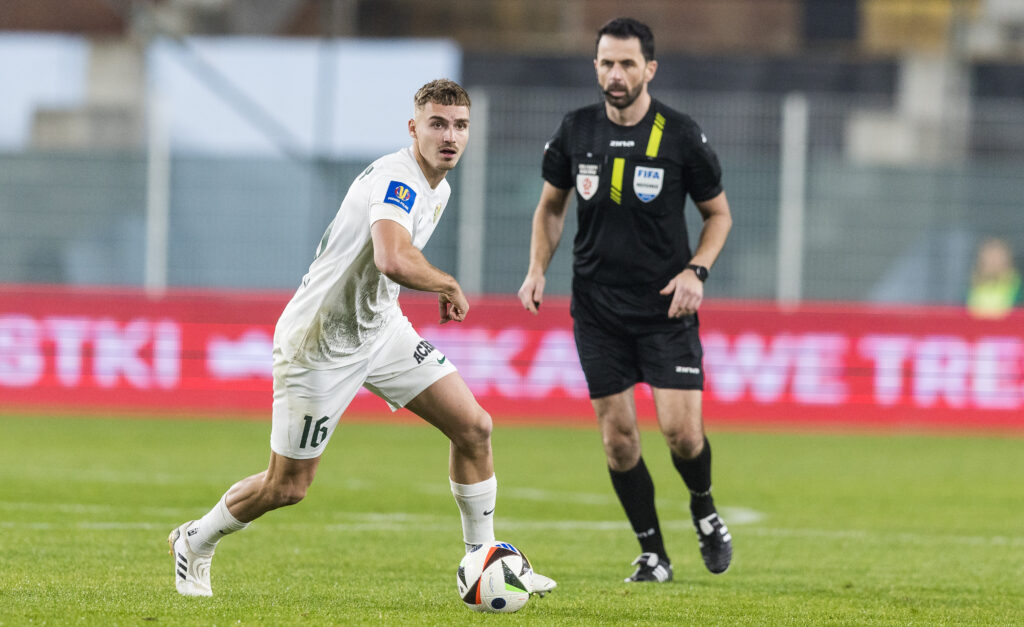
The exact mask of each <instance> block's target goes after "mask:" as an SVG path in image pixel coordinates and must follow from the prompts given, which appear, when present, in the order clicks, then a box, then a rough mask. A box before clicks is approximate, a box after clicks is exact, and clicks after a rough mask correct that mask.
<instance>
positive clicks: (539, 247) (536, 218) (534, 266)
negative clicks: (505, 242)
mask: <svg viewBox="0 0 1024 627" xmlns="http://www.w3.org/2000/svg"><path fill="white" fill-rule="evenodd" d="M571 192H572V188H571V187H570V188H568V189H561V188H559V187H555V186H554V185H552V184H551V183H549V182H547V181H544V187H543V188H542V189H541V192H540V202H539V203H537V209H536V211H534V213H533V229H532V231H531V235H530V267H529V268H528V269H527V271H526V278H525V279H524V280H523V285H522V287H520V288H519V302H521V303H522V304H523V307H525V308H526V310H527V311H529V312H530V313H532V314H534V315H536V313H537V308H538V307H540V304H541V303H542V302H543V301H544V282H545V280H544V273H545V272H547V269H548V264H549V263H551V257H552V256H554V254H555V249H557V248H558V242H559V241H560V240H561V239H562V230H563V229H564V227H565V215H566V211H567V210H568V208H569V196H570V193H571Z"/></svg>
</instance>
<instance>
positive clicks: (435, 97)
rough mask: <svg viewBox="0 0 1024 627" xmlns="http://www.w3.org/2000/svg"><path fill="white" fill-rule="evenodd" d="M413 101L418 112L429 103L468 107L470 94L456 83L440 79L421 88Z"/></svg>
mask: <svg viewBox="0 0 1024 627" xmlns="http://www.w3.org/2000/svg"><path fill="white" fill-rule="evenodd" d="M412 101H413V103H414V104H415V105H416V110H417V111H419V110H420V109H422V108H423V107H425V106H427V103H429V102H432V103H434V104H439V105H443V106H456V107H468V106H469V94H468V93H466V90H465V89H463V88H462V85H459V84H458V83H456V82H455V81H453V80H449V79H447V78H439V79H437V80H433V81H430V82H429V83H427V84H426V85H424V86H423V87H420V89H419V91H417V92H416V95H415V96H413V99H412Z"/></svg>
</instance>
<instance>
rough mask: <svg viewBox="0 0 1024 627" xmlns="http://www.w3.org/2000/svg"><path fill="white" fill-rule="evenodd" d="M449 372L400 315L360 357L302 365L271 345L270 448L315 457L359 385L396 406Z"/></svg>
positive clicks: (443, 360) (289, 454)
mask: <svg viewBox="0 0 1024 627" xmlns="http://www.w3.org/2000/svg"><path fill="white" fill-rule="evenodd" d="M452 372H455V366H454V365H452V363H451V361H449V360H448V358H446V357H445V356H444V354H443V353H442V352H441V351H439V350H437V349H436V348H434V346H433V345H432V344H431V343H430V342H427V341H426V340H424V339H423V338H422V337H420V335H419V333H417V332H416V329H414V328H413V327H412V324H410V323H409V320H408V319H407V318H406V317H405V316H400V317H398V318H396V319H395V320H393V321H392V322H390V323H388V325H387V326H386V327H385V328H384V330H383V332H382V333H381V334H380V335H379V336H377V339H376V340H374V342H373V346H372V347H371V349H370V350H369V351H367V353H366V356H365V357H363V358H362V359H360V360H358V361H354V362H351V363H347V364H345V365H344V366H339V367H337V368H330V369H324V370H314V369H312V368H306V367H303V366H301V365H298V364H295V363H293V362H290V361H288V360H287V359H285V358H284V355H283V354H282V353H281V351H280V350H279V349H278V348H276V347H275V349H274V407H273V425H272V427H271V430H270V448H271V450H273V451H274V452H275V453H277V454H278V455H283V456H285V457H290V458H292V459H311V458H314V457H319V456H320V455H321V454H322V453H323V451H324V447H325V446H326V445H327V441H328V440H330V439H331V435H332V434H333V433H334V428H335V427H336V426H337V424H338V420H339V419H340V418H341V414H342V412H344V411H345V409H346V408H347V407H348V405H349V403H351V402H352V399H353V398H355V396H356V393H357V392H358V391H359V388H360V387H366V389H368V390H370V391H371V392H373V393H374V394H376V395H377V396H379V397H381V398H382V399H384V400H385V401H386V402H387V404H388V405H389V406H390V407H391V411H397V410H398V409H399V408H401V407H404V406H405V404H406V403H408V402H409V401H411V400H412V399H414V398H416V396H417V395H418V394H419V393H420V392H422V391H423V390H425V389H427V388H428V387H430V386H431V385H433V384H434V383H435V382H436V381H438V380H439V379H440V378H441V377H443V376H445V375H447V374H450V373H452Z"/></svg>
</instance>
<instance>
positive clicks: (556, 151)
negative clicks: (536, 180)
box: [542, 116, 573, 189]
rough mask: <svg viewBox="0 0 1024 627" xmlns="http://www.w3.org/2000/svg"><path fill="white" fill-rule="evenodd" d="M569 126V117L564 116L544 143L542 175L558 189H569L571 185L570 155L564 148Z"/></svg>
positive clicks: (570, 123)
mask: <svg viewBox="0 0 1024 627" xmlns="http://www.w3.org/2000/svg"><path fill="white" fill-rule="evenodd" d="M571 126H572V122H571V117H570V116H566V117H565V118H563V119H562V123H561V124H559V125H558V129H557V130H556V131H555V134H554V135H553V136H552V137H551V139H550V140H548V143H546V144H544V161H543V165H542V176H543V177H544V180H545V181H547V182H548V183H551V184H552V185H554V186H555V187H557V188H559V189H569V188H571V187H572V186H573V180H572V155H570V154H569V151H568V150H567V149H566V145H567V144H568V141H567V139H568V137H567V136H568V134H569V130H570V128H571Z"/></svg>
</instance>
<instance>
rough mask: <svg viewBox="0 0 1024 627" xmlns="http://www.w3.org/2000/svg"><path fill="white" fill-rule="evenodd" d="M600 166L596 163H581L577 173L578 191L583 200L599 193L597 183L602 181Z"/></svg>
mask: <svg viewBox="0 0 1024 627" xmlns="http://www.w3.org/2000/svg"><path fill="white" fill-rule="evenodd" d="M599 168H600V166H599V165H597V164H596V163H581V164H580V166H579V171H578V172H577V173H576V191H577V192H579V194H580V196H581V197H582V198H583V200H590V199H591V197H593V195H594V194H595V193H597V184H598V183H600V182H601V177H600V175H599V174H598V171H599Z"/></svg>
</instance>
